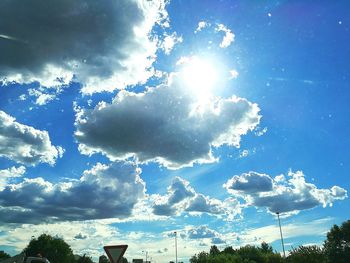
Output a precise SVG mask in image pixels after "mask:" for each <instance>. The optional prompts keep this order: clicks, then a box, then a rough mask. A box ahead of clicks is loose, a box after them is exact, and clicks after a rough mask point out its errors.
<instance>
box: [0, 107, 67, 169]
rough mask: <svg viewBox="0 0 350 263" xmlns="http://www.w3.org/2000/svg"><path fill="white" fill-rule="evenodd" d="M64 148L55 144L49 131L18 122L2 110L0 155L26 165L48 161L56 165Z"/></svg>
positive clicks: (0, 112)
mask: <svg viewBox="0 0 350 263" xmlns="http://www.w3.org/2000/svg"><path fill="white" fill-rule="evenodd" d="M63 152H64V150H63V149H62V148H61V147H60V146H53V145H52V144H51V141H50V137H49V134H48V132H47V131H40V130H36V129H34V128H33V127H30V126H27V125H24V124H21V123H18V122H16V120H15V118H13V117H11V116H10V115H8V114H7V113H5V112H3V111H0V157H5V158H7V159H10V160H13V161H15V162H18V163H21V164H25V165H36V164H38V163H48V164H50V165H54V164H55V162H56V160H57V158H60V157H62V155H63Z"/></svg>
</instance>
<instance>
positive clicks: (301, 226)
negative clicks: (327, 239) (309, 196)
mask: <svg viewBox="0 0 350 263" xmlns="http://www.w3.org/2000/svg"><path fill="white" fill-rule="evenodd" d="M331 221H332V219H331V218H324V219H318V220H313V221H311V222H306V223H305V222H298V223H292V224H283V225H282V230H283V236H284V238H285V239H287V238H295V237H305V236H312V237H315V236H325V235H326V233H327V231H329V228H330V226H331ZM240 238H241V242H242V243H243V244H244V243H245V244H252V243H256V244H260V243H261V242H262V241H265V242H267V243H272V242H274V241H276V240H279V239H280V238H281V236H280V232H279V227H278V223H277V219H276V224H274V225H268V226H263V227H259V228H251V229H247V230H244V231H243V232H242V233H240Z"/></svg>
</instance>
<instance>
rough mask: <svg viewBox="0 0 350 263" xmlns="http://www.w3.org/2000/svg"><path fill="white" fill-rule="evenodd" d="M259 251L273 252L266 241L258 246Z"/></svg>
mask: <svg viewBox="0 0 350 263" xmlns="http://www.w3.org/2000/svg"><path fill="white" fill-rule="evenodd" d="M260 251H261V252H262V253H264V254H271V253H273V249H272V246H270V245H269V244H267V243H266V242H262V243H261V246H260Z"/></svg>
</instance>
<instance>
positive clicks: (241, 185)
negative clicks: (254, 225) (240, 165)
mask: <svg viewBox="0 0 350 263" xmlns="http://www.w3.org/2000/svg"><path fill="white" fill-rule="evenodd" d="M224 187H225V188H226V189H227V191H228V192H229V193H231V194H233V195H234V196H241V197H243V198H244V199H245V200H246V202H247V205H252V206H256V207H266V208H267V209H268V211H269V212H271V213H276V212H280V213H284V214H285V215H289V214H296V213H298V212H299V211H301V210H305V209H311V208H314V207H316V206H319V205H322V206H323V207H326V206H332V205H333V203H334V202H335V201H336V200H343V199H345V198H347V191H346V190H345V189H343V188H341V187H339V186H333V187H332V188H331V189H318V188H317V187H316V185H314V184H311V183H307V182H306V181H305V176H304V174H303V173H302V172H301V171H297V172H295V173H294V172H291V171H290V172H289V173H288V178H286V177H285V176H281V175H279V176H277V177H275V178H272V177H270V176H269V175H266V174H259V173H256V172H249V173H244V174H242V175H240V176H234V177H233V178H232V179H230V180H228V182H227V183H226V184H224Z"/></svg>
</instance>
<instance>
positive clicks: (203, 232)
mask: <svg viewBox="0 0 350 263" xmlns="http://www.w3.org/2000/svg"><path fill="white" fill-rule="evenodd" d="M184 236H185V237H186V238H188V239H210V240H211V243H213V244H222V243H225V241H224V240H223V238H222V235H221V234H219V233H218V232H217V231H215V230H213V229H210V228H209V227H208V226H205V225H203V226H198V227H191V228H188V229H186V230H185V234H184Z"/></svg>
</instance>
